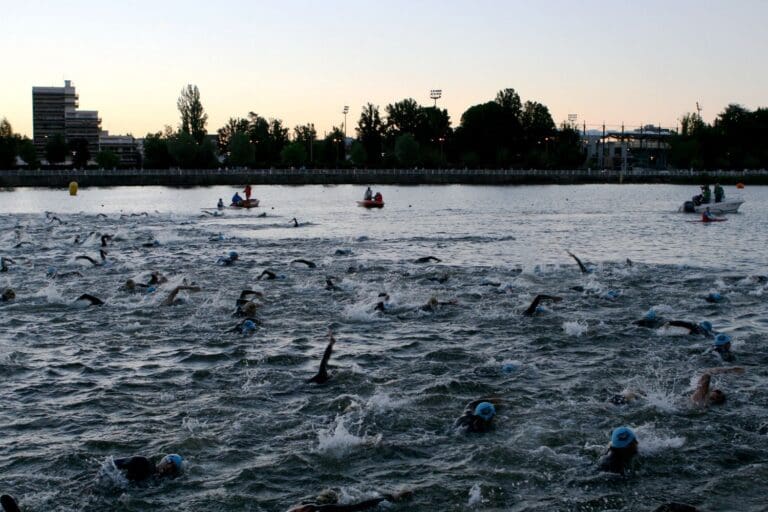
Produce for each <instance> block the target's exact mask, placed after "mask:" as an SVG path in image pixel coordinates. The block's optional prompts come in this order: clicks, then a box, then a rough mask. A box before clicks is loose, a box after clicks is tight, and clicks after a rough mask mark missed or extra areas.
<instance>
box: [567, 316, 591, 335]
mask: <svg viewBox="0 0 768 512" xmlns="http://www.w3.org/2000/svg"><path fill="white" fill-rule="evenodd" d="M588 330H589V325H588V324H587V323H586V322H579V321H578V320H575V321H573V322H563V331H564V332H565V334H567V335H568V336H575V337H576V338H579V337H581V336H582V335H583V334H585V333H586V332H587V331H588Z"/></svg>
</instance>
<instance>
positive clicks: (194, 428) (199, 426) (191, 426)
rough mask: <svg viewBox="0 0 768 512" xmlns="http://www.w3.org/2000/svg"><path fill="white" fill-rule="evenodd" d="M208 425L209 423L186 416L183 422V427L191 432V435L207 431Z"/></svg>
mask: <svg viewBox="0 0 768 512" xmlns="http://www.w3.org/2000/svg"><path fill="white" fill-rule="evenodd" d="M207 424H208V422H207V421H200V420H198V419H196V418H192V417H191V416H185V417H184V418H183V419H182V420H181V427H182V428H183V429H185V430H187V431H189V433H190V434H199V433H201V432H202V431H203V430H205V428H206V427H207Z"/></svg>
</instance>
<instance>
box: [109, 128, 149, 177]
mask: <svg viewBox="0 0 768 512" xmlns="http://www.w3.org/2000/svg"><path fill="white" fill-rule="evenodd" d="M99 148H100V151H110V152H112V153H114V154H115V155H117V156H118V157H119V158H120V167H129V168H135V167H139V166H140V163H141V153H140V149H139V141H137V139H135V138H134V137H133V135H110V134H109V132H108V131H106V130H102V131H101V132H100V134H99Z"/></svg>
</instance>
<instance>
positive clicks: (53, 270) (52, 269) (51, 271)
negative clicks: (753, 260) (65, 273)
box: [45, 267, 58, 276]
mask: <svg viewBox="0 0 768 512" xmlns="http://www.w3.org/2000/svg"><path fill="white" fill-rule="evenodd" d="M56 272H58V269H57V268H56V267H48V270H47V271H46V272H45V274H46V275H47V276H54V275H56Z"/></svg>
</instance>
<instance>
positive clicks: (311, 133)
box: [293, 123, 317, 144]
mask: <svg viewBox="0 0 768 512" xmlns="http://www.w3.org/2000/svg"><path fill="white" fill-rule="evenodd" d="M293 140H295V141H296V142H303V143H305V144H308V143H312V142H314V141H315V140H317V131H316V130H315V125H314V124H312V123H309V124H304V125H299V126H296V127H295V128H294V129H293Z"/></svg>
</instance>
